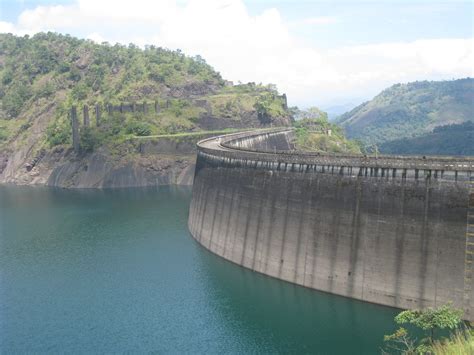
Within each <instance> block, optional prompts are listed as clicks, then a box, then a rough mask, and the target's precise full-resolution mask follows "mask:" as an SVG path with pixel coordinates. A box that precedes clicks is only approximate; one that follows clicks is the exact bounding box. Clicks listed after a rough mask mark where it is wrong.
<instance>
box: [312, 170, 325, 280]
mask: <svg viewBox="0 0 474 355" xmlns="http://www.w3.org/2000/svg"><path fill="white" fill-rule="evenodd" d="M319 187H320V178H319V176H318V175H316V191H315V192H316V204H315V203H314V202H313V205H319V203H320V201H319V200H320V194H321V193H320V188H319ZM313 193H314V192H313ZM314 198H315V197H314V195H313V196H312V199H313V200H314ZM318 207H319V208H317V209H315V212H320V211H321V208H320V206H318ZM315 215H316V218H314V219H313V226H312V228H311V230H312V241H313V243H311V249H310V251H311V254H312V265H311V270H312V271H311V287H314V288H317V287H316V285H319V283H317V282H316V281H315V275H316V272H317V271H318V252H319V245H318V244H321V240H320V239H321V238H322V237H321V230H322V228H321V226H322V223H323V216H322V215H321V214H320V213H316V214H315ZM316 227H317V228H316Z"/></svg>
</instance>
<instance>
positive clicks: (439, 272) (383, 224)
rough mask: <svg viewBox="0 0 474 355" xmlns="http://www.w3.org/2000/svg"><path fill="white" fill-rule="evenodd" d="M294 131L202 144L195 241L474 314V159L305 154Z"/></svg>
mask: <svg viewBox="0 0 474 355" xmlns="http://www.w3.org/2000/svg"><path fill="white" fill-rule="evenodd" d="M292 134H293V133H292V131H291V130H288V129H286V130H274V131H265V132H258V133H255V132H252V133H241V134H234V135H227V136H221V137H217V138H212V139H207V140H204V141H201V142H199V143H198V157H197V163H196V171H195V178H194V187H193V197H192V201H191V206H190V213H189V222H188V224H189V229H190V231H191V234H192V235H193V237H194V238H195V239H196V240H197V241H198V242H199V243H200V244H202V245H203V246H204V247H205V248H207V249H209V250H210V251H212V252H213V253H215V254H217V255H220V256H222V257H223V258H225V259H228V260H230V261H232V262H234V263H236V264H239V265H242V266H244V267H247V268H249V269H252V270H254V271H257V272H260V273H263V274H266V275H269V276H273V277H276V278H279V279H282V280H286V281H289V282H292V283H295V284H298V285H302V286H306V287H309V288H313V289H317V290H322V291H327V292H330V293H334V294H338V295H343V296H347V297H352V298H355V299H359V300H364V301H369V302H374V303H379V304H383V305H388V306H394V307H399V308H420V307H428V306H438V305H441V304H445V303H447V302H453V304H454V306H456V307H459V308H462V309H463V310H464V312H465V317H466V318H467V319H469V320H471V321H473V320H474V311H473V305H474V287H473V278H472V276H473V274H474V266H473V260H474V158H448V157H443V158H442V157H428V158H426V157H398V156H382V157H377V158H376V157H363V156H360V157H359V156H344V155H318V154H311V153H301V152H300V153H297V152H294V151H290V150H288V149H292V145H291V137H292ZM266 139H269V140H271V142H272V144H271V145H273V146H274V147H273V150H272V147H270V144H267V143H266V142H265V141H266ZM275 147H276V148H275Z"/></svg>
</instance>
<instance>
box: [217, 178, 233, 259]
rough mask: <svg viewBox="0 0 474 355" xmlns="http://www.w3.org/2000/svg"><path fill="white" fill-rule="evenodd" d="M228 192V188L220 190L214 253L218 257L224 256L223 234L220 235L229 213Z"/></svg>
mask: <svg viewBox="0 0 474 355" xmlns="http://www.w3.org/2000/svg"><path fill="white" fill-rule="evenodd" d="M228 192H229V188H228V187H227V188H223V189H222V207H221V209H220V218H219V224H218V226H217V237H218V240H219V245H218V246H217V248H216V253H218V254H219V255H224V243H223V242H224V240H225V239H224V238H223V237H222V235H223V233H222V225H223V224H224V222H225V221H226V219H227V218H228V217H227V218H226V217H225V216H226V214H227V216H229V215H230V213H231V211H230V208H229V207H230V206H229V201H230V203H232V195H231V196H230V199H229V196H228Z"/></svg>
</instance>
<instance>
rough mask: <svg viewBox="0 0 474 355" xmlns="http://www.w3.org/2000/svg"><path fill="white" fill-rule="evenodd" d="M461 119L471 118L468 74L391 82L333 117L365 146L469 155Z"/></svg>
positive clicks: (473, 105)
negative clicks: (408, 81) (430, 79)
mask: <svg viewBox="0 0 474 355" xmlns="http://www.w3.org/2000/svg"><path fill="white" fill-rule="evenodd" d="M465 122H474V79H472V78H466V79H459V80H452V81H421V82H413V83H408V84H396V85H393V86H391V87H390V88H388V89H386V90H384V91H382V92H381V93H380V94H379V95H377V96H376V97H375V98H373V99H372V100H371V101H368V102H365V103H363V104H361V105H359V106H357V107H356V108H354V109H353V110H351V111H349V112H347V113H345V114H343V115H342V116H340V117H339V118H338V119H337V120H336V123H338V124H340V125H341V126H343V127H344V128H345V130H346V134H347V136H348V138H352V139H358V140H360V141H361V142H362V143H363V144H364V146H365V147H366V148H368V149H369V150H370V149H371V148H372V149H373V147H375V146H377V147H378V149H379V150H380V151H381V152H382V153H393V154H422V153H423V154H449V155H471V154H473V152H472V150H473V148H472V146H473V145H474V141H473V140H472V125H470V124H464V123H465ZM437 127H443V128H438V129H436V128H437ZM470 132H471V133H470Z"/></svg>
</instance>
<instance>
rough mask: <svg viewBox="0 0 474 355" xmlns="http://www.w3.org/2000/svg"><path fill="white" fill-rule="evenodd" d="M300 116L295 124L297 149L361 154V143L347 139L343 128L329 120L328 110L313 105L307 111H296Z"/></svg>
mask: <svg viewBox="0 0 474 355" xmlns="http://www.w3.org/2000/svg"><path fill="white" fill-rule="evenodd" d="M296 115H297V116H298V117H300V119H299V120H296V121H295V122H294V124H293V126H294V127H295V128H296V131H295V133H296V146H297V149H300V150H305V151H312V152H324V153H348V154H360V153H361V149H360V144H359V142H357V141H351V140H347V139H346V138H345V136H344V131H343V129H342V128H341V127H340V126H338V125H336V124H333V123H330V122H329V121H328V117H327V114H326V112H323V111H321V110H319V109H318V108H316V107H312V108H310V109H308V110H306V111H299V110H297V111H296Z"/></svg>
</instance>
